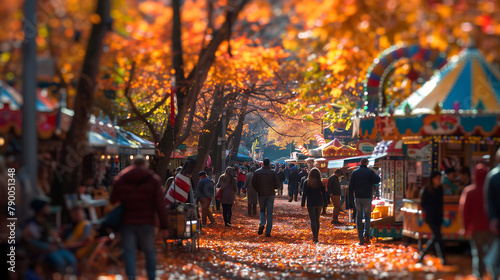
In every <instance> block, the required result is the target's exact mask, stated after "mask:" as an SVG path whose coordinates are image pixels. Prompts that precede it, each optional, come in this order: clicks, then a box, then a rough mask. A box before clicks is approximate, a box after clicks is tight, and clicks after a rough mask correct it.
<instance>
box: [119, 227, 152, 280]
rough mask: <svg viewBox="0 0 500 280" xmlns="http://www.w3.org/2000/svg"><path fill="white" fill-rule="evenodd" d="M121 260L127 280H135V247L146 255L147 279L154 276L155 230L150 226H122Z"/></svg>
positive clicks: (150, 279)
mask: <svg viewBox="0 0 500 280" xmlns="http://www.w3.org/2000/svg"><path fill="white" fill-rule="evenodd" d="M121 235H122V242H121V244H122V249H123V258H124V259H125V272H126V273H127V278H128V279H131V280H133V279H135V257H136V249H137V245H139V248H140V249H141V251H142V252H144V255H146V271H147V273H148V279H149V280H154V279H155V274H156V246H155V228H154V226H152V225H123V226H122V229H121Z"/></svg>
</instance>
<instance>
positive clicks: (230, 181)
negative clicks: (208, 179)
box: [217, 167, 238, 227]
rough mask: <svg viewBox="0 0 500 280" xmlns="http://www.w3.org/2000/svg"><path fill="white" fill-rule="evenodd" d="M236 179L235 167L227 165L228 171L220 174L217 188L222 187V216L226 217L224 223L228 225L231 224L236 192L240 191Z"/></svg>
mask: <svg viewBox="0 0 500 280" xmlns="http://www.w3.org/2000/svg"><path fill="white" fill-rule="evenodd" d="M236 180H237V179H236V174H235V172H234V168H232V167H227V168H226V172H224V174H222V175H220V177H219V181H218V182H217V188H220V189H221V190H220V191H221V192H222V195H221V198H220V203H221V204H222V217H223V218H224V224H225V225H226V227H230V226H231V217H232V216H233V204H234V201H235V200H236V192H237V191H238V185H237V181H236Z"/></svg>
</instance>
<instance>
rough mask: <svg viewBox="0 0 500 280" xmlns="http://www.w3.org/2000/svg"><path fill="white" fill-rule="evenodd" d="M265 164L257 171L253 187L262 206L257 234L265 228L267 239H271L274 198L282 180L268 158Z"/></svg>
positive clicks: (254, 175)
mask: <svg viewBox="0 0 500 280" xmlns="http://www.w3.org/2000/svg"><path fill="white" fill-rule="evenodd" d="M263 163H264V166H262V168H259V169H258V170H257V171H255V173H254V174H253V177H252V186H253V188H254V189H255V192H257V194H258V196H259V206H260V223H259V230H258V232H257V234H258V235H261V234H262V233H263V232H264V228H265V229H266V237H271V230H272V229H273V208H274V198H275V196H276V190H277V189H278V188H279V187H280V182H279V180H280V179H279V178H278V174H276V172H274V171H273V170H272V169H271V166H270V161H269V159H268V158H266V159H264V162H263ZM266 210H267V213H266ZM266 214H267V215H266ZM266 217H267V218H266Z"/></svg>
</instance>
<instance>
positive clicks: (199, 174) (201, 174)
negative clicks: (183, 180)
mask: <svg viewBox="0 0 500 280" xmlns="http://www.w3.org/2000/svg"><path fill="white" fill-rule="evenodd" d="M205 175H207V172H205V171H200V173H198V177H201V176H205Z"/></svg>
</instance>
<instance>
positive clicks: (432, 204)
mask: <svg viewBox="0 0 500 280" xmlns="http://www.w3.org/2000/svg"><path fill="white" fill-rule="evenodd" d="M420 204H421V206H422V210H423V212H424V215H425V222H426V223H427V224H428V225H429V227H430V228H431V231H432V238H431V239H430V240H429V241H428V242H427V244H426V247H425V249H424V250H423V251H422V252H421V253H420V257H419V259H418V262H420V263H422V262H423V261H424V256H425V255H426V254H427V253H428V252H429V250H430V248H431V246H432V245H434V247H435V249H436V254H437V255H438V257H439V258H440V259H441V263H442V264H443V265H444V264H445V255H444V251H443V249H444V247H443V236H442V234H441V226H442V225H443V186H442V185H441V173H439V172H437V171H434V172H432V173H431V181H430V183H429V184H428V185H427V186H426V187H425V188H424V189H423V190H422V199H421V202H420Z"/></svg>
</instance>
